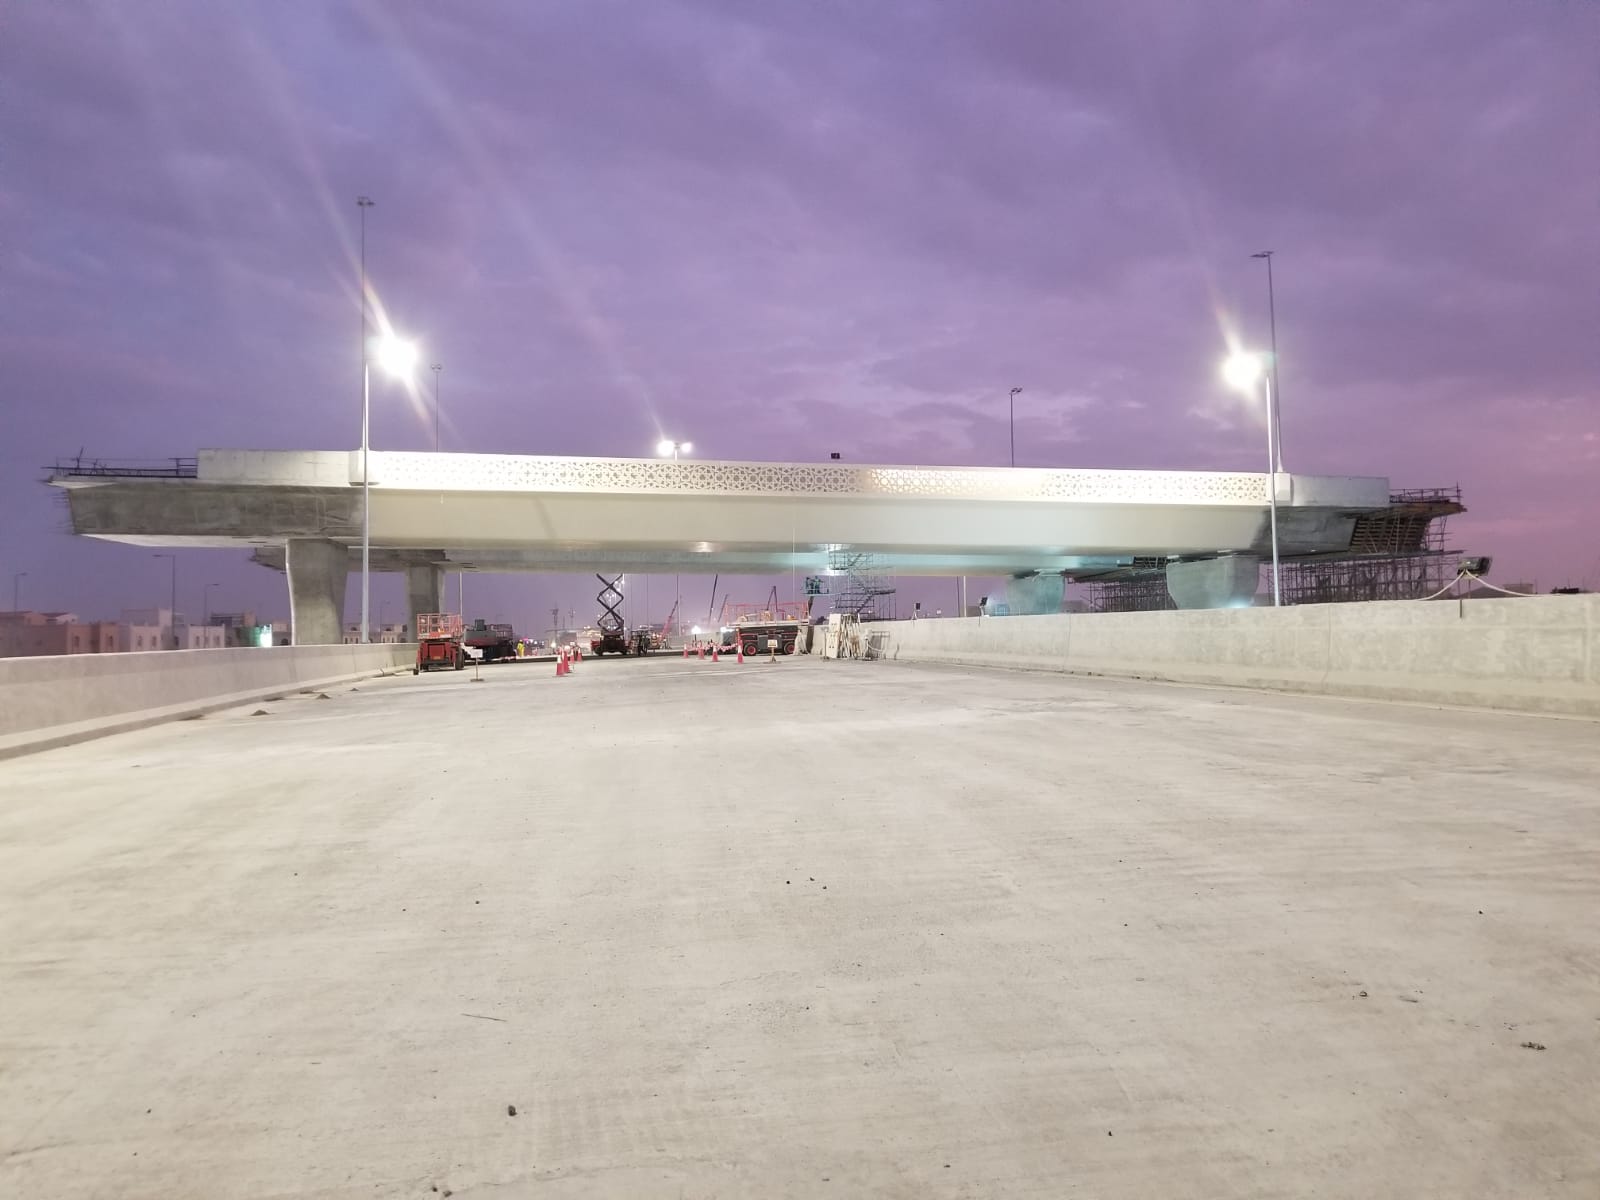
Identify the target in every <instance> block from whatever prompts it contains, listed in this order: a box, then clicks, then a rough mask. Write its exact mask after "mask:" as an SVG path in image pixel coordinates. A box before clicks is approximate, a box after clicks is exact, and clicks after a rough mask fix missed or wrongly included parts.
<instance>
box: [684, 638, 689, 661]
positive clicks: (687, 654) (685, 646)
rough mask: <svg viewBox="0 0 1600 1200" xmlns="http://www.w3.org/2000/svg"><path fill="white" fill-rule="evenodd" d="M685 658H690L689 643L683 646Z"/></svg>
mask: <svg viewBox="0 0 1600 1200" xmlns="http://www.w3.org/2000/svg"><path fill="white" fill-rule="evenodd" d="M683 656H684V657H685V658H688V657H689V643H688V642H685V643H684V644H683Z"/></svg>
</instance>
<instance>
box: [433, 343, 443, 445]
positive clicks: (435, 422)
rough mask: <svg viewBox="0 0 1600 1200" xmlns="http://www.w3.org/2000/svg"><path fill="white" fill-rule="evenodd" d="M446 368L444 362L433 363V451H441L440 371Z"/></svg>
mask: <svg viewBox="0 0 1600 1200" xmlns="http://www.w3.org/2000/svg"><path fill="white" fill-rule="evenodd" d="M443 370H444V364H443V363H434V364H433V452H434V453H435V454H437V453H439V372H441V371H443Z"/></svg>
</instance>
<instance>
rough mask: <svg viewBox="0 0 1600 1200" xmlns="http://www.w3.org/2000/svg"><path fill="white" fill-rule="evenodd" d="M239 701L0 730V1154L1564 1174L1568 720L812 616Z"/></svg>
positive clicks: (840, 1191) (1589, 1057)
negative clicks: (896, 647)
mask: <svg viewBox="0 0 1600 1200" xmlns="http://www.w3.org/2000/svg"><path fill="white" fill-rule="evenodd" d="M259 707H260V708H262V709H264V710H265V715H259V716H258V715H251V714H252V713H253V712H254V711H255V707H254V706H253V707H252V708H248V709H244V710H240V711H236V712H231V713H226V714H222V715H217V716H212V717H208V718H206V719H204V720H197V721H190V722H185V723H181V724H174V725H169V726H166V727H163V728H158V729H152V730H146V731H144V732H140V733H134V734H127V735H123V736H119V737H114V738H108V739H105V740H103V741H99V742H95V743H91V744H86V745H82V746H78V747H74V748H71V749H66V750H58V751H53V752H50V753H47V754H40V755H36V756H33V757H30V758H22V759H16V760H12V761H9V762H0V954H3V962H4V969H3V989H0V1195H5V1196H15V1197H19V1198H20V1197H50V1198H53V1200H74V1198H89V1197H94V1198H96V1200H106V1198H112V1197H162V1198H166V1200H171V1198H174V1197H196V1198H205V1200H226V1198H231V1197H324V1198H331V1197H340V1198H344V1197H349V1198H352V1200H353V1198H356V1197H416V1198H418V1200H432V1198H433V1197H434V1196H442V1195H448V1194H454V1195H455V1196H458V1197H464V1198H467V1197H478V1198H485V1197H493V1198H496V1200H501V1198H510V1197H522V1196H535V1197H627V1198H629V1200H633V1198H646V1200H652V1198H656V1197H711V1196H723V1197H761V1198H770V1197H796V1198H800V1197H805V1198H810V1197H827V1196H839V1197H849V1196H887V1197H916V1198H922V1197H947V1196H948V1197H954V1196H965V1197H997V1196H1030V1197H1052V1198H1054V1197H1063V1196H1081V1197H1141V1198H1145V1197H1154V1198H1169V1197H1207V1198H1209V1197H1234V1196H1251V1197H1292V1196H1327V1197H1343V1196H1359V1197H1407V1198H1412V1197H1424V1196H1436V1197H1450V1198H1452V1200H1457V1198H1461V1197H1516V1198H1518V1200H1527V1198H1529V1197H1542V1196H1572V1197H1585V1198H1588V1200H1592V1198H1593V1197H1595V1196H1597V1195H1600V814H1597V809H1600V727H1597V726H1596V725H1595V724H1594V723H1590V722H1581V721H1571V720H1556V719H1536V718H1525V717H1500V716H1494V715H1487V714H1481V713H1466V712H1456V711H1437V710H1430V709H1425V708H1419V707H1405V706H1390V705H1380V704H1369V703H1350V702H1342V701H1326V700H1306V699H1292V698H1285V697H1278V696H1265V695H1255V694H1249V693H1242V692H1230V691H1223V690H1207V689H1198V688H1182V687H1172V686H1160V685H1145V684H1133V683H1118V682H1110V681H1097V680H1079V679H1067V678H1052V677H1045V676H1039V675H1024V674H1010V673H1002V672H983V671H964V670H942V669H919V668H913V667H906V666H895V665H891V664H870V663H824V662H819V661H815V660H809V659H805V660H789V661H785V662H781V663H779V664H777V665H771V664H766V663H750V664H747V665H745V666H744V667H742V668H741V667H738V666H736V665H734V664H732V663H723V664H720V665H717V666H713V665H711V664H709V663H705V664H701V663H692V662H691V663H685V662H683V661H682V660H681V659H677V658H669V659H661V660H655V661H649V662H644V663H640V662H636V661H631V660H629V661H613V660H608V661H605V662H594V661H589V662H586V663H584V664H583V665H582V666H581V667H579V668H578V672H577V673H576V674H575V675H574V676H573V677H572V678H570V679H566V680H557V679H556V678H554V676H553V674H551V673H550V672H548V671H545V670H535V669H534V668H531V667H527V666H523V667H507V668H504V669H492V668H491V669H486V670H485V671H484V672H483V681H482V682H480V683H474V682H472V678H471V672H467V673H464V674H459V675H457V674H445V675H434V676H424V677H422V678H419V679H413V678H412V677H411V676H410V675H409V674H408V675H405V676H401V677H397V678H393V679H387V680H382V681H377V682H374V683H370V684H362V685H359V686H358V687H356V688H350V687H344V688H339V689H337V690H334V691H332V692H330V693H328V695H327V698H326V699H324V698H322V697H321V696H315V695H296V696H291V697H288V698H286V699H284V700H281V701H279V702H275V703H268V704H263V705H260V706H259ZM513 1108H514V1110H515V1115H512V1112H513Z"/></svg>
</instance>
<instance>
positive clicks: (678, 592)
mask: <svg viewBox="0 0 1600 1200" xmlns="http://www.w3.org/2000/svg"><path fill="white" fill-rule="evenodd" d="M693 449H694V443H693V442H675V441H673V440H672V439H671V438H662V439H661V440H660V441H659V442H657V443H656V453H657V454H659V455H661V457H662V458H667V457H669V456H670V457H671V458H672V461H673V462H677V461H678V455H680V454H687V453H689V451H691V450H693ZM682 580H683V577H682V576H681V575H674V576H673V577H672V600H673V603H672V611H673V613H674V614H676V613H677V611H678V605H680V604H682V603H683V586H682ZM674 619H675V620H677V621H678V631H679V638H678V640H679V641H682V640H683V637H682V631H683V621H682V619H681V618H679V617H676V616H674ZM694 632H695V636H696V637H698V636H700V628H699V626H696V627H695V631H694ZM665 635H666V630H664V629H663V630H662V636H663V637H664V636H665Z"/></svg>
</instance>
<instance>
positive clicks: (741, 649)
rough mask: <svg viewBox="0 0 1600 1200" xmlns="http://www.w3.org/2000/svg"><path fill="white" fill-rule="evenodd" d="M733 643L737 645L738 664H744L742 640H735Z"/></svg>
mask: <svg viewBox="0 0 1600 1200" xmlns="http://www.w3.org/2000/svg"><path fill="white" fill-rule="evenodd" d="M734 645H735V646H737V647H739V665H740V666H743V665H744V643H743V642H735V643H734Z"/></svg>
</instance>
